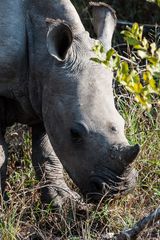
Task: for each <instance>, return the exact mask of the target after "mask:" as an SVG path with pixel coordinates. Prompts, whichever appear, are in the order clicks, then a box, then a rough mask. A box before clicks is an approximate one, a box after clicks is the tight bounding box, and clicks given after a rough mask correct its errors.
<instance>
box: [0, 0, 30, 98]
mask: <svg viewBox="0 0 160 240" xmlns="http://www.w3.org/2000/svg"><path fill="white" fill-rule="evenodd" d="M25 55H26V30H25V14H24V5H23V3H22V0H14V1H10V0H1V1H0V96H6V95H10V94H11V92H10V91H11V89H14V88H15V89H17V87H18V86H19V85H21V84H20V81H21V79H23V78H24V76H23V75H24V74H25V68H26V64H25V62H26V56H25Z"/></svg>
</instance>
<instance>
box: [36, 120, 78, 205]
mask: <svg viewBox="0 0 160 240" xmlns="http://www.w3.org/2000/svg"><path fill="white" fill-rule="evenodd" d="M32 161H33V166H34V168H35V172H36V176H37V178H38V179H39V180H40V181H41V199H42V202H43V203H51V202H53V204H54V205H55V206H58V207H59V206H62V204H63V202H64V201H65V200H66V198H68V197H71V198H72V199H73V197H74V198H76V197H77V195H76V194H75V193H74V192H72V191H71V190H70V189H69V187H68V186H67V185H66V183H65V181H64V177H63V167H62V164H61V163H60V161H59V159H58V157H57V156H56V154H55V152H54V150H53V148H52V146H51V144H50V141H49V139H48V136H47V134H46V131H45V129H44V126H43V125H40V124H39V125H36V126H33V127H32Z"/></svg>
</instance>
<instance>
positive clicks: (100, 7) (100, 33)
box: [89, 2, 117, 51]
mask: <svg viewBox="0 0 160 240" xmlns="http://www.w3.org/2000/svg"><path fill="white" fill-rule="evenodd" d="M89 6H90V9H91V12H92V16H93V22H92V24H93V28H94V31H95V33H96V35H97V38H98V39H99V40H100V41H101V42H102V44H103V45H104V47H105V49H106V51H108V50H109V49H110V48H111V43H112V36H113V33H114V30H115V26H116V23H117V17H116V13H115V11H114V10H113V9H112V8H111V7H110V6H109V5H108V4H105V3H102V2H99V3H97V2H90V3H89Z"/></svg>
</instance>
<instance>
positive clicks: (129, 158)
mask: <svg viewBox="0 0 160 240" xmlns="http://www.w3.org/2000/svg"><path fill="white" fill-rule="evenodd" d="M139 151H140V146H139V144H135V145H134V146H127V147H125V149H124V151H123V153H122V156H123V159H124V160H125V163H126V165H129V164H131V163H132V162H133V161H134V160H135V159H136V157H137V155H138V153H139Z"/></svg>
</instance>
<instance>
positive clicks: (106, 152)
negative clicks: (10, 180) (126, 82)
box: [0, 0, 139, 204]
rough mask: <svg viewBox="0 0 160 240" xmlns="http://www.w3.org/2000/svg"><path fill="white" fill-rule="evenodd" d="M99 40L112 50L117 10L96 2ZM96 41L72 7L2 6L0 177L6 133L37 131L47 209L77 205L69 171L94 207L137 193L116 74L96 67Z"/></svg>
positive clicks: (33, 0) (133, 152) (51, 0)
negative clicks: (14, 128) (17, 128)
mask: <svg viewBox="0 0 160 240" xmlns="http://www.w3.org/2000/svg"><path fill="white" fill-rule="evenodd" d="M90 5H91V8H92V13H93V27H94V30H95V33H96V35H97V39H99V41H101V42H102V43H103V45H104V47H105V49H106V51H107V50H109V49H110V48H111V41H112V35H113V33H114V29H115V26H116V15H115V12H114V10H113V9H112V8H111V7H109V6H108V5H106V4H104V3H91V4H90ZM97 39H93V38H91V37H90V35H89V33H88V32H87V31H85V28H84V26H83V24H82V22H81V20H80V17H79V16H78V13H77V11H76V10H75V8H74V6H73V5H72V3H71V2H70V1H69V0H41V1H39V0H23V1H22V0H14V1H10V0H1V1H0V177H1V192H2V194H3V193H4V189H5V180H6V169H7V144H6V142H5V138H4V134H5V130H6V127H8V126H11V125H13V124H14V123H16V122H18V123H22V124H27V125H28V126H30V127H32V162H33V166H34V169H35V173H36V177H37V178H38V180H39V181H41V184H42V189H41V198H42V201H43V202H44V203H50V202H51V201H54V203H56V202H57V204H62V203H63V200H64V199H66V198H67V197H72V198H77V197H78V195H76V193H75V192H73V191H71V190H70V188H69V187H68V186H67V184H66V182H65V181H64V176H63V167H64V169H65V170H66V171H67V173H68V174H69V176H70V177H71V179H72V180H73V182H74V183H75V184H76V185H77V187H78V188H79V189H80V192H81V193H82V195H83V196H86V197H88V199H89V200H90V201H95V202H97V201H99V200H100V199H101V198H102V197H105V199H108V198H110V197H114V196H116V195H117V194H120V195H123V194H125V193H127V192H129V191H130V190H131V189H133V188H134V186H135V183H136V179H137V172H136V170H135V169H134V167H133V164H132V162H133V161H134V159H135V158H136V157H137V154H138V152H139V145H138V144H136V145H134V146H131V145H129V143H128V141H127V139H126V137H125V134H124V120H123V118H122V117H121V116H120V114H119V113H118V111H117V110H116V107H115V103H114V96H113V89H112V79H113V73H112V72H111V71H110V70H109V69H107V68H104V67H103V66H102V65H100V64H97V63H96V62H94V61H92V58H94V57H95V53H94V52H93V51H92V49H93V46H94V45H95V43H96V42H97Z"/></svg>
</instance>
